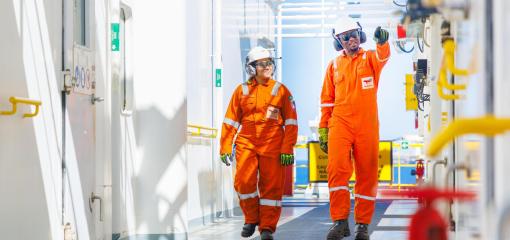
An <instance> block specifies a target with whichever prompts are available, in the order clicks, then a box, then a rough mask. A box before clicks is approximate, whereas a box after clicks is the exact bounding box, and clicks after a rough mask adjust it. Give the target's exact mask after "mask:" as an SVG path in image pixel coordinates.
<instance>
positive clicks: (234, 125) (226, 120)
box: [223, 118, 241, 128]
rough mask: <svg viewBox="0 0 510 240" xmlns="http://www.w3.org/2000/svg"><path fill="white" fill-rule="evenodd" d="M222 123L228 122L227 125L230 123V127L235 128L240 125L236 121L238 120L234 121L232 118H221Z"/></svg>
mask: <svg viewBox="0 0 510 240" xmlns="http://www.w3.org/2000/svg"><path fill="white" fill-rule="evenodd" d="M223 123H226V124H228V125H230V126H232V127H235V128H239V126H240V125H241V124H240V123H238V122H236V121H234V120H232V119H230V118H225V119H224V120H223Z"/></svg>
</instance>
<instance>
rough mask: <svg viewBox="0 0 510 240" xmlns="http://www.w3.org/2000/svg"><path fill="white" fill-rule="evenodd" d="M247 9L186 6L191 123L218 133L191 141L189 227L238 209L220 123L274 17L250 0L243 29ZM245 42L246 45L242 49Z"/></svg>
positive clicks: (224, 4)
mask: <svg viewBox="0 0 510 240" xmlns="http://www.w3.org/2000/svg"><path fill="white" fill-rule="evenodd" d="M220 2H221V4H220ZM213 11H218V12H216V13H214V12H213ZM244 11H245V7H244V5H243V3H242V2H239V1H236V0H223V1H213V4H212V5H211V2H210V1H204V0H195V1H188V2H187V11H186V13H187V14H186V23H187V29H189V30H188V32H187V35H186V36H187V43H188V45H187V48H186V53H187V67H186V69H187V76H186V79H187V83H188V85H187V93H188V98H187V103H188V111H187V117H188V124H193V125H201V126H205V127H214V128H217V129H218V130H219V131H218V136H217V138H216V139H207V138H199V137H188V144H187V151H188V154H187V158H188V166H189V167H188V218H189V222H190V227H191V228H194V227H198V226H200V225H204V224H207V223H209V222H210V221H211V220H213V216H215V215H216V216H220V217H230V216H232V215H233V211H232V210H233V208H235V207H237V206H238V202H237V195H236V194H235V192H234V190H233V172H232V169H233V168H232V167H226V166H224V165H223V164H222V163H221V162H220V161H219V155H218V154H219V153H218V143H219V141H218V140H219V138H220V134H221V132H220V131H221V122H222V121H223V116H224V114H225V109H226V106H227V105H228V103H229V101H230V97H231V95H232V92H233V90H234V88H235V87H237V86H238V85H239V84H240V83H242V81H243V77H244V67H243V66H244V63H243V61H244V56H243V54H246V52H247V51H248V50H249V48H250V45H252V46H254V45H255V44H256V42H257V41H256V40H257V37H258V36H262V35H264V36H266V37H268V38H272V34H268V32H269V33H271V31H272V29H271V28H269V26H271V25H272V21H273V19H274V18H273V14H272V12H271V10H270V9H269V7H268V6H267V4H265V3H264V2H263V1H256V0H252V1H246V17H247V25H248V28H247V29H246V31H245V28H244V27H245V26H244V14H245V12H244ZM212 24H214V26H213V25H212ZM257 24H258V25H257ZM256 26H258V27H256ZM242 38H244V41H245V42H247V43H248V45H247V46H242V44H241V41H242V40H241V39H242ZM243 47H244V48H243ZM211 56H213V57H211ZM213 66H214V67H213ZM215 68H222V70H223V71H222V87H220V88H217V87H215V86H214V76H213V75H212V73H213V71H214V69H215Z"/></svg>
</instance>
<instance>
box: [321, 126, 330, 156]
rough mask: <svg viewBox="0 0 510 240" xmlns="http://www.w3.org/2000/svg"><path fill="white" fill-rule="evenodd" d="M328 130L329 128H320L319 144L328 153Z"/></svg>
mask: <svg viewBox="0 0 510 240" xmlns="http://www.w3.org/2000/svg"><path fill="white" fill-rule="evenodd" d="M328 132H329V129H328V128H319V146H320V148H321V150H322V151H323V152H325V153H328Z"/></svg>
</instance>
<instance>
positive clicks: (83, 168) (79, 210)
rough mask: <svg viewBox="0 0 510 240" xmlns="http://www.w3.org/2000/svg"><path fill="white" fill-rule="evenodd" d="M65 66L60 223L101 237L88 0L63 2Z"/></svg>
mask: <svg viewBox="0 0 510 240" xmlns="http://www.w3.org/2000/svg"><path fill="white" fill-rule="evenodd" d="M64 2H65V3H64V11H65V12H64V23H63V25H64V33H63V34H64V39H63V48H64V51H63V54H64V68H65V69H68V70H69V71H70V75H71V76H72V81H71V82H72V87H71V88H70V91H69V92H68V93H65V94H64V93H63V97H62V101H63V105H64V109H65V111H66V113H67V116H68V119H66V120H63V121H64V124H65V128H64V129H65V131H64V134H63V138H64V141H63V143H64V144H65V146H64V147H63V149H65V152H66V154H65V155H64V156H65V158H64V163H65V164H63V166H65V168H64V170H63V173H64V190H63V191H64V192H63V197H64V199H65V200H64V206H63V209H64V211H63V214H64V217H63V219H64V224H65V223H67V222H69V223H70V225H71V228H72V232H73V233H74V234H73V235H75V237H73V238H74V239H85V238H88V239H103V238H102V235H103V234H102V223H101V222H102V218H103V216H102V215H103V214H104V213H103V205H104V204H105V203H104V202H103V200H102V195H103V189H102V188H101V187H98V186H101V185H102V182H96V181H97V179H99V181H100V179H102V176H103V173H98V172H97V170H96V169H97V168H96V165H98V159H96V147H97V146H96V134H97V132H96V105H97V104H102V103H101V102H100V101H101V99H100V98H98V97H97V96H95V93H96V90H97V89H96V87H99V86H100V85H101V84H97V85H96V66H97V65H96V63H95V54H96V53H95V50H94V49H95V46H94V40H93V39H94V27H93V26H94V24H93V19H92V18H91V16H94V14H93V11H94V10H93V9H94V8H93V7H92V6H93V5H92V1H89V0H73V1H64Z"/></svg>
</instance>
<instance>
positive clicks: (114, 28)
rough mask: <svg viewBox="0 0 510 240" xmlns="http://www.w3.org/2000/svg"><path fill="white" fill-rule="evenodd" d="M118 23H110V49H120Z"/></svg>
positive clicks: (116, 50) (114, 50) (115, 50)
mask: <svg viewBox="0 0 510 240" xmlns="http://www.w3.org/2000/svg"><path fill="white" fill-rule="evenodd" d="M119 30H120V25H119V23H112V51H113V52H118V51H120V36H119Z"/></svg>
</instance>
